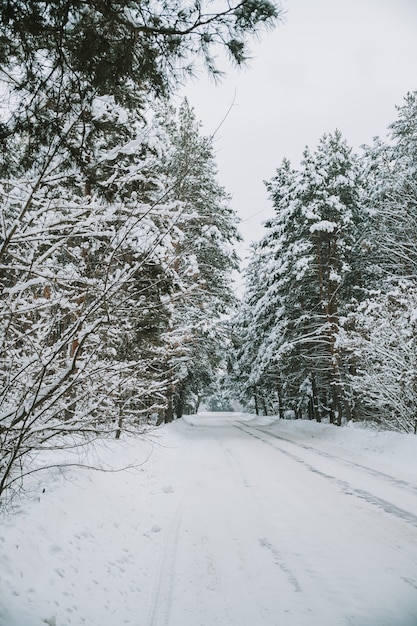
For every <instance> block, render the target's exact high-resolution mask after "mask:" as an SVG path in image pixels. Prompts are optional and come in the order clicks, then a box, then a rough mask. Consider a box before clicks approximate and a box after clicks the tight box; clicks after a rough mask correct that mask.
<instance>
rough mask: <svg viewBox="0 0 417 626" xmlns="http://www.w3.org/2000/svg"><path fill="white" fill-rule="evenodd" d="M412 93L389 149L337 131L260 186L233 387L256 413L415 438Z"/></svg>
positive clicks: (416, 129) (415, 124)
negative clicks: (266, 202) (259, 219)
mask: <svg viewBox="0 0 417 626" xmlns="http://www.w3.org/2000/svg"><path fill="white" fill-rule="evenodd" d="M416 140H417V93H409V94H408V95H407V96H406V98H405V101H404V103H403V104H402V105H400V106H398V117H397V119H396V120H395V121H394V122H393V123H392V124H391V126H390V128H389V138H388V140H387V141H386V142H385V141H382V140H380V139H378V138H376V139H375V140H374V143H373V145H371V146H365V147H363V150H362V151H361V154H360V155H358V154H355V153H354V152H353V151H352V149H351V148H350V147H349V146H348V145H347V143H346V141H345V140H344V139H343V138H342V136H341V133H340V132H339V131H337V130H336V131H334V132H331V133H329V134H326V135H325V136H323V137H322V138H321V140H320V142H319V144H318V146H317V148H315V149H314V150H311V149H309V148H306V150H305V151H304V154H303V158H302V160H301V164H300V167H299V168H293V167H292V166H291V164H290V162H289V161H288V160H285V159H284V161H283V163H282V165H281V166H280V167H279V168H278V169H277V170H276V175H275V176H274V178H273V179H272V180H270V181H268V182H267V183H266V187H267V191H268V193H269V197H270V200H271V202H272V204H273V207H274V212H275V215H274V217H273V218H272V219H270V220H269V221H268V222H267V223H266V224H265V231H266V232H265V235H264V236H263V238H262V240H261V241H260V242H258V243H256V244H254V245H253V247H252V251H251V258H250V262H249V265H248V268H247V272H246V293H245V295H244V299H243V304H242V307H241V310H240V312H239V314H238V316H237V317H236V319H235V320H234V321H233V341H234V346H235V354H236V359H235V361H234V362H233V363H231V377H232V379H233V381H235V384H236V387H237V388H239V389H240V393H239V398H240V400H241V401H242V402H243V403H244V404H245V405H247V406H250V407H251V408H252V409H255V410H256V412H257V413H262V412H263V413H264V414H276V415H279V416H280V417H282V418H283V417H287V418H288V417H294V418H306V419H315V420H317V421H321V420H324V419H326V420H327V421H329V422H330V423H334V424H338V425H341V424H343V423H346V422H347V421H349V420H360V421H363V420H372V421H373V422H375V423H378V424H381V425H382V426H383V427H386V428H389V429H394V430H399V431H402V432H414V433H415V432H416V430H417V369H416V364H417V363H416V356H417V352H416V348H417V345H416V323H417V273H416V269H417V256H416V244H415V242H416V239H417V222H416V206H417V187H416V172H417V150H416V146H417V143H416Z"/></svg>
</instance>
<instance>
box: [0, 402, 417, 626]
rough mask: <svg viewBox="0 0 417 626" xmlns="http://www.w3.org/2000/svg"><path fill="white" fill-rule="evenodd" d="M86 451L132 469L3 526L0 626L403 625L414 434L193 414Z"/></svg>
mask: <svg viewBox="0 0 417 626" xmlns="http://www.w3.org/2000/svg"><path fill="white" fill-rule="evenodd" d="M95 454H96V455H98V457H99V459H100V462H101V463H105V464H108V465H109V466H112V467H114V468H122V467H126V466H128V465H135V467H134V468H132V467H131V468H128V469H124V470H122V471H119V472H115V473H103V472H97V471H93V470H86V469H78V468H69V469H66V470H64V471H63V472H58V471H57V470H48V471H47V472H45V473H44V474H42V475H41V474H38V475H36V476H35V477H34V478H33V479H32V481H31V484H30V488H29V491H27V492H26V494H25V495H24V496H22V498H21V499H20V500H19V501H18V502H16V501H15V504H14V506H13V508H10V509H9V510H8V512H7V513H5V514H3V515H2V517H0V625H1V626H45V624H48V625H49V626H82V625H86V626H122V625H128V626H168V625H169V626H214V625H217V626H338V625H340V626H341V625H344V626H352V625H353V626H416V624H417V437H415V436H413V435H405V434H404V435H402V434H398V433H392V432H379V431H376V430H373V429H371V428H365V427H361V426H351V427H344V428H337V427H335V426H331V425H326V424H316V423H313V422H305V421H303V422H300V421H290V420H276V419H273V418H255V417H254V416H249V415H244V414H239V413H229V414H219V413H216V414H214V413H211V414H210V413H203V414H199V415H198V416H192V417H186V418H183V419H181V420H177V421H175V422H173V423H172V424H170V425H168V426H164V427H161V428H159V429H157V430H156V431H155V432H154V433H153V434H152V436H148V438H147V439H134V438H128V439H125V440H119V441H113V442H110V443H109V444H107V445H106V446H104V445H103V446H101V447H100V449H99V450H98V451H96V453H95ZM86 460H87V461H90V462H91V461H92V460H93V459H92V458H90V459H86Z"/></svg>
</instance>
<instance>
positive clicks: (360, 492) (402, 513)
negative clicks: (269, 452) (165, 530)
mask: <svg viewBox="0 0 417 626" xmlns="http://www.w3.org/2000/svg"><path fill="white" fill-rule="evenodd" d="M235 427H236V428H238V429H239V430H241V431H242V432H245V433H246V434H247V435H249V436H250V437H253V438H255V439H258V440H259V441H262V442H263V443H264V444H265V445H269V446H271V447H272V448H275V449H276V450H279V451H280V452H281V453H282V454H285V455H286V456H288V457H289V458H291V459H292V460H293V461H296V462H297V463H300V464H302V465H304V466H305V467H306V468H307V469H308V470H310V471H311V472H313V473H314V474H318V475H319V476H322V477H323V478H326V479H327V480H331V481H332V482H334V483H336V484H337V485H339V486H340V487H341V489H342V491H343V493H344V494H345V495H354V496H356V497H358V498H361V499H362V500H365V501H366V502H368V503H369V504H372V505H374V506H377V507H379V508H380V509H382V510H383V511H385V512H386V513H389V514H391V515H394V516H395V517H397V518H399V519H401V520H403V521H406V522H408V523H410V524H412V525H413V526H415V527H416V528H417V515H415V514H413V513H411V512H410V511H406V510H405V509H402V508H401V507H398V506H397V505H395V504H393V503H392V502H389V501H388V500H385V499H384V498H380V497H378V496H376V495H374V494H372V493H370V492H369V491H366V490H365V489H358V488H355V487H353V486H352V485H350V484H349V483H348V482H346V481H344V480H341V479H340V478H336V477H335V476H332V475H331V474H327V473H326V472H323V471H322V470H318V469H317V468H316V467H314V466H313V465H311V464H310V463H308V462H307V461H305V460H304V459H302V458H300V457H299V456H297V455H296V454H292V453H291V452H289V451H288V450H284V449H283V448H280V447H277V446H274V445H273V443H272V442H271V441H268V439H264V438H263V437H261V436H260V435H256V434H255V433H254V432H252V429H250V430H248V429H247V428H245V427H243V425H242V426H238V425H237V424H235ZM253 430H257V431H259V432H260V433H262V434H264V435H266V436H270V437H272V438H273V439H278V440H280V439H281V440H283V441H286V442H289V443H292V444H293V445H295V446H296V447H301V448H305V449H307V450H309V451H311V452H314V453H316V454H318V455H319V456H326V457H329V458H331V459H332V460H336V461H340V460H341V459H339V457H337V456H333V455H331V454H328V453H324V454H321V452H320V451H317V450H316V449H315V448H313V447H310V446H305V445H304V444H298V443H295V442H293V441H291V440H290V439H286V438H284V437H280V436H279V435H276V434H275V433H271V432H270V431H265V430H261V429H258V428H254V429H253ZM342 461H343V462H344V463H348V464H350V465H353V466H354V467H356V468H358V469H362V468H363V469H367V470H370V473H374V470H372V469H371V468H367V467H366V466H361V465H359V464H356V463H353V462H351V461H346V460H344V459H342ZM375 475H376V476H378V477H382V478H388V479H391V480H392V481H393V482H394V483H396V484H398V486H400V487H404V486H407V487H411V488H412V489H413V490H414V489H415V486H414V485H411V483H407V482H406V481H396V480H395V479H394V478H393V477H392V476H389V475H388V474H384V473H383V472H378V471H375Z"/></svg>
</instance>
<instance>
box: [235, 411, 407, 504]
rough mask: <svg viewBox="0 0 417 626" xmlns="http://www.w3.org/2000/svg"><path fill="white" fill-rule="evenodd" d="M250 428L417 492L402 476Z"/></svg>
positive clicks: (266, 431)
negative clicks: (398, 476) (392, 474)
mask: <svg viewBox="0 0 417 626" xmlns="http://www.w3.org/2000/svg"><path fill="white" fill-rule="evenodd" d="M241 424H242V426H246V424H245V425H244V424H243V423H242V422H241ZM248 428H250V429H253V430H257V431H259V432H261V433H264V434H266V435H270V436H271V437H273V438H274V439H278V440H282V441H286V442H288V443H290V444H293V445H294V446H295V447H297V448H302V449H303V450H308V451H309V452H314V453H315V454H317V455H319V456H322V457H324V458H326V459H331V460H333V461H337V462H338V463H343V464H345V465H348V466H350V467H355V468H357V469H361V470H365V471H366V472H367V473H368V474H370V475H371V476H373V477H376V478H383V479H384V480H387V481H389V482H392V483H393V484H394V485H396V486H398V487H402V488H403V489H406V490H407V491H415V492H417V485H414V484H413V483H410V482H408V481H406V480H403V479H401V478H397V477H396V476H391V475H390V474H387V473H385V472H381V471H380V470H376V469H374V468H372V467H368V466H367V465H362V464H361V463H356V462H355V461H350V460H349V459H345V458H342V457H339V456H337V455H335V454H331V453H330V452H326V451H325V450H318V449H317V448H314V447H313V446H308V445H307V444H305V443H300V442H298V441H294V440H293V439H289V438H288V437H284V436H283V435H277V434H276V433H273V432H271V431H270V430H268V429H267V428H264V427H259V426H258V427H255V426H248Z"/></svg>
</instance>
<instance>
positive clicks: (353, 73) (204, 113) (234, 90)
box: [184, 0, 417, 257]
mask: <svg viewBox="0 0 417 626" xmlns="http://www.w3.org/2000/svg"><path fill="white" fill-rule="evenodd" d="M282 4H283V6H284V8H285V9H286V16H285V21H284V23H282V24H280V25H279V26H278V27H277V28H276V29H275V30H274V31H271V32H267V33H263V34H262V35H261V38H260V40H259V41H258V42H256V41H254V42H253V44H252V56H253V59H252V60H251V62H250V64H249V66H248V67H247V68H246V69H245V70H243V71H242V70H236V69H231V68H230V67H227V65H226V63H225V62H222V63H221V67H222V69H225V70H226V76H225V78H224V79H223V81H222V83H221V84H220V85H217V86H216V85H214V84H213V81H211V80H209V79H207V78H206V76H204V74H202V75H201V76H199V78H198V80H196V81H195V82H194V83H193V84H191V85H189V86H188V87H187V89H186V90H185V92H184V93H185V95H187V97H188V98H189V101H190V104H191V105H192V106H194V108H195V112H196V115H197V117H198V118H199V119H200V120H201V121H202V122H203V132H204V134H207V135H208V134H211V133H212V132H213V131H214V130H215V129H216V128H217V126H218V125H219V123H220V122H221V120H222V119H223V118H224V116H225V114H226V113H227V111H228V109H229V107H230V105H231V103H232V102H233V99H234V97H235V102H234V106H233V107H232V110H231V111H230V113H229V115H228V117H227V119H226V120H225V122H224V123H223V125H222V126H221V128H220V130H219V131H218V133H217V135H216V139H215V147H216V157H217V164H218V167H219V180H220V182H221V183H222V184H223V185H224V186H225V187H226V189H227V191H229V192H230V193H231V194H232V196H233V200H232V204H233V208H234V209H235V210H236V211H237V213H238V215H239V216H240V217H241V219H242V223H241V225H240V231H241V233H242V235H243V236H244V240H245V241H244V244H243V245H242V246H241V247H240V250H239V254H240V256H242V257H244V256H245V255H246V254H247V248H248V245H249V243H250V242H251V241H254V240H258V239H260V237H261V236H262V234H263V227H262V221H263V220H265V219H267V218H268V217H269V216H270V215H272V213H273V211H272V207H271V204H270V202H269V199H268V197H267V193H266V190H265V186H264V184H263V181H264V180H268V179H270V178H271V177H272V176H273V175H274V172H275V169H276V168H277V167H278V166H279V165H280V163H281V161H282V159H283V158H284V157H288V158H289V159H290V160H291V161H292V162H293V163H294V165H297V164H298V162H299V160H300V159H301V157H302V152H303V150H304V148H305V146H306V145H308V146H309V147H311V148H314V147H315V146H316V145H317V143H318V140H319V138H320V137H321V136H322V135H323V134H324V133H325V132H331V131H333V130H335V128H339V129H340V130H341V132H342V134H343V136H344V137H345V139H346V140H347V141H348V143H349V144H350V145H351V146H353V147H354V148H355V149H358V148H359V146H360V145H362V144H365V143H370V142H371V140H372V138H373V137H374V136H376V135H379V136H383V137H384V136H385V135H386V129H387V126H388V125H389V124H390V123H391V122H393V121H394V120H395V118H396V111H395V105H401V104H402V102H403V98H404V96H405V95H406V93H407V92H408V91H414V90H417V0H285V1H284V2H283V3H282Z"/></svg>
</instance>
